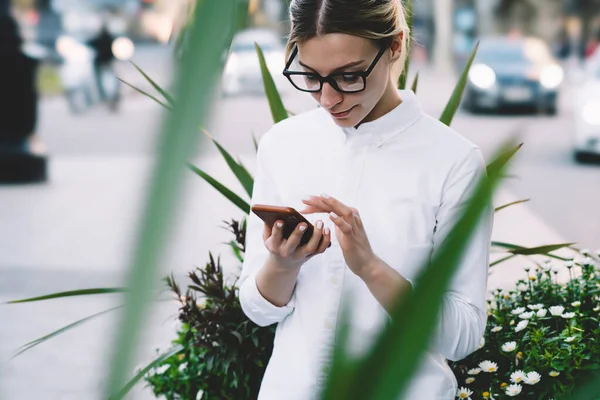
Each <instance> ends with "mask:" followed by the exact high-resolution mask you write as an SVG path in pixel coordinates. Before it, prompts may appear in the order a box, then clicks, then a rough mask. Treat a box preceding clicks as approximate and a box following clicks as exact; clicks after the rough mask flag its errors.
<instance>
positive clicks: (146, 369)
mask: <svg viewBox="0 0 600 400" xmlns="http://www.w3.org/2000/svg"><path fill="white" fill-rule="evenodd" d="M182 351H183V346H182V345H180V344H178V345H176V346H174V347H172V348H171V349H169V351H167V352H166V353H163V354H161V355H160V356H158V357H157V358H155V359H154V360H153V361H151V362H150V363H149V364H148V365H146V366H145V367H144V368H143V369H141V370H140V371H139V372H138V373H137V374H136V375H135V376H134V377H133V378H131V380H130V381H129V382H127V383H126V384H125V386H124V387H123V389H121V391H120V392H119V394H118V396H119V397H121V398H123V397H125V395H126V394H127V393H129V392H130V391H131V389H133V388H134V387H135V385H136V384H137V383H138V382H139V381H140V380H141V379H142V378H143V377H144V376H146V374H147V373H148V372H149V371H150V370H151V369H152V368H155V367H157V366H159V365H161V364H162V363H163V362H164V361H165V360H168V359H169V358H171V357H173V356H174V355H176V354H179V353H181V352H182Z"/></svg>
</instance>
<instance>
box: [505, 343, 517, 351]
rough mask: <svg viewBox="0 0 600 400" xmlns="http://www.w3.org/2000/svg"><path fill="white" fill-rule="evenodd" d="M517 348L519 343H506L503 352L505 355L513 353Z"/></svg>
mask: <svg viewBox="0 0 600 400" xmlns="http://www.w3.org/2000/svg"><path fill="white" fill-rule="evenodd" d="M516 348H517V342H506V343H504V344H503V345H502V351H503V352H505V353H510V352H511V351H515V349H516Z"/></svg>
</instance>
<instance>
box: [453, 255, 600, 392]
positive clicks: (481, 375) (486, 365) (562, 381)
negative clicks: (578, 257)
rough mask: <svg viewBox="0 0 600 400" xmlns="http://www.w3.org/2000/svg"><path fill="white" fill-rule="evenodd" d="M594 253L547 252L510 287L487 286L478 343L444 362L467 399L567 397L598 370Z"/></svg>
mask: <svg viewBox="0 0 600 400" xmlns="http://www.w3.org/2000/svg"><path fill="white" fill-rule="evenodd" d="M583 254H584V255H587V252H586V251H584V252H583ZM599 261H600V255H597V256H596V257H594V258H593V257H586V258H584V259H583V260H582V261H581V262H580V263H579V264H580V265H581V267H578V266H577V265H576V264H575V262H573V261H572V260H568V261H566V262H560V263H557V262H555V263H554V264H553V263H552V262H551V261H550V260H548V261H547V262H545V263H544V264H542V265H541V266H540V267H529V266H528V267H526V268H525V269H524V273H523V275H524V277H523V279H520V280H519V281H518V282H517V284H516V286H515V287H514V288H513V289H512V290H496V291H494V292H493V293H492V294H491V298H490V299H489V300H488V304H489V311H488V314H489V320H488V327H487V329H486V332H485V336H484V339H483V341H482V346H481V348H480V349H479V350H478V351H476V352H475V353H473V354H471V355H470V356H469V357H467V358H466V359H464V360H462V361H459V362H455V363H451V366H452V368H453V370H454V373H455V374H456V377H457V380H458V382H459V386H462V387H463V390H462V393H465V394H466V395H468V396H470V397H471V398H472V399H474V400H475V399H489V398H492V397H493V398H494V399H496V400H498V399H508V398H511V397H515V398H523V399H532V400H538V399H539V400H542V399H548V398H551V397H559V396H560V397H562V398H572V396H573V395H574V393H573V392H574V389H575V388H576V387H577V385H578V384H580V383H581V381H582V380H583V379H585V378H586V377H588V376H589V375H590V372H591V371H597V370H600V362H599V361H598V360H599V358H600V343H599V342H598V337H600V327H599V325H598V323H599V320H598V311H600V297H599V294H600V275H599V271H598V269H597V267H596V264H597V265H600V263H598V262H599ZM561 264H562V265H561ZM561 268H565V269H568V270H569V277H570V279H569V280H568V281H567V282H566V283H559V282H558V281H557V275H558V272H559V269H561Z"/></svg>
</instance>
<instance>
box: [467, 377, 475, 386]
mask: <svg viewBox="0 0 600 400" xmlns="http://www.w3.org/2000/svg"><path fill="white" fill-rule="evenodd" d="M473 382H475V378H473V377H472V376H470V377H468V378H467V379H465V383H466V384H467V385H468V384H469V383H473Z"/></svg>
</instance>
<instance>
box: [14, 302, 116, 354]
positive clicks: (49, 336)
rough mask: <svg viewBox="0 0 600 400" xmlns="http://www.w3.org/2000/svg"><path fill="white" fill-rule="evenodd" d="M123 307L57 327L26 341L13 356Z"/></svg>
mask: <svg viewBox="0 0 600 400" xmlns="http://www.w3.org/2000/svg"><path fill="white" fill-rule="evenodd" d="M121 307H123V306H119V307H113V308H110V309H108V310H104V311H101V312H99V313H96V314H93V315H90V316H89V317H85V318H82V319H80V320H79V321H75V322H73V323H72V324H69V325H67V326H64V327H62V328H60V329H57V330H55V331H54V332H51V333H49V334H47V335H45V336H43V337H41V338H38V339H35V340H33V341H31V342H29V343H26V344H24V345H23V346H21V347H20V348H19V350H18V351H17V352H16V353H15V354H14V355H13V356H12V357H13V358H14V357H16V356H18V355H19V354H23V353H25V352H26V351H27V350H30V349H32V348H34V347H35V346H37V345H39V344H42V343H44V342H45V341H47V340H49V339H52V338H53V337H55V336H58V335H60V334H62V333H65V332H67V331H70V330H71V329H73V328H76V327H78V326H80V325H82V324H85V323H86V322H89V321H91V320H92V319H95V318H98V317H100V316H102V315H104V314H107V313H109V312H111V311H114V310H117V309H119V308H121Z"/></svg>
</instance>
